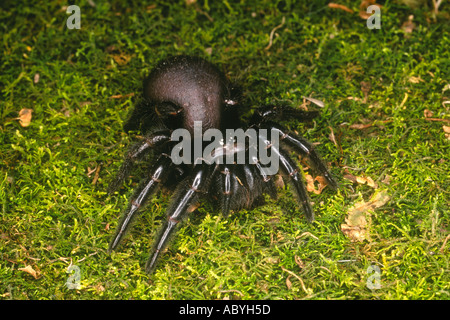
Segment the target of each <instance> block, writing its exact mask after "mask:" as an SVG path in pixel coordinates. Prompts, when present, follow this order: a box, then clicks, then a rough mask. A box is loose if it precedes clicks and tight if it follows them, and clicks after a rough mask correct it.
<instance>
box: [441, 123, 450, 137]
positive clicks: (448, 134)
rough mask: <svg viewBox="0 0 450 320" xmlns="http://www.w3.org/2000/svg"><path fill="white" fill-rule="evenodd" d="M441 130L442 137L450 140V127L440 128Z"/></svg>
mask: <svg viewBox="0 0 450 320" xmlns="http://www.w3.org/2000/svg"><path fill="white" fill-rule="evenodd" d="M442 129H444V132H445V133H444V135H445V137H446V138H447V139H448V140H450V127H449V126H445V125H444V126H442Z"/></svg>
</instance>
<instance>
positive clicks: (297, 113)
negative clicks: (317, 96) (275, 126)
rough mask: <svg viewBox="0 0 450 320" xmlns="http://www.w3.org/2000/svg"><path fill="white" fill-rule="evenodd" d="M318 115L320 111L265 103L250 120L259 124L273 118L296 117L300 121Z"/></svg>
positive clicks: (287, 118)
mask: <svg viewBox="0 0 450 320" xmlns="http://www.w3.org/2000/svg"><path fill="white" fill-rule="evenodd" d="M318 115H319V111H304V110H300V109H294V108H292V107H289V106H286V105H278V106H274V105H263V106H260V107H259V108H258V109H256V110H255V112H254V113H253V115H252V118H251V119H250V122H251V123H252V124H253V125H259V124H261V123H264V122H267V121H271V120H289V119H296V120H298V121H309V120H312V119H314V118H315V117H317V116H318Z"/></svg>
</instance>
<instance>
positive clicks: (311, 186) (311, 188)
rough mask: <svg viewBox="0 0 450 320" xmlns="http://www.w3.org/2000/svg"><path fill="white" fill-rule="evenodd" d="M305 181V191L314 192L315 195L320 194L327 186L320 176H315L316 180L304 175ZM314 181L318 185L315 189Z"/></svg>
mask: <svg viewBox="0 0 450 320" xmlns="http://www.w3.org/2000/svg"><path fill="white" fill-rule="evenodd" d="M305 180H306V190H308V192H314V193H315V194H321V193H322V190H323V189H324V188H325V187H326V186H327V181H326V179H325V178H324V177H322V176H317V177H316V178H313V177H312V176H311V175H309V174H305ZM314 181H317V182H318V183H319V184H318V186H317V188H316V184H315V183H314Z"/></svg>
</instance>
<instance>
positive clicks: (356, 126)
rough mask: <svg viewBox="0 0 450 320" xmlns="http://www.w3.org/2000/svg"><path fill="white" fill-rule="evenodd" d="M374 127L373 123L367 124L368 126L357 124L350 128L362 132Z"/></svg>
mask: <svg viewBox="0 0 450 320" xmlns="http://www.w3.org/2000/svg"><path fill="white" fill-rule="evenodd" d="M372 125H373V124H372V123H366V124H362V123H355V124H352V125H350V126H349V128H351V129H358V130H362V129H367V128H370V127H371V126H372Z"/></svg>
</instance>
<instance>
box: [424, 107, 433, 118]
mask: <svg viewBox="0 0 450 320" xmlns="http://www.w3.org/2000/svg"><path fill="white" fill-rule="evenodd" d="M423 115H424V117H425V118H431V117H433V111H431V110H428V109H425V110H424V111H423Z"/></svg>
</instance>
